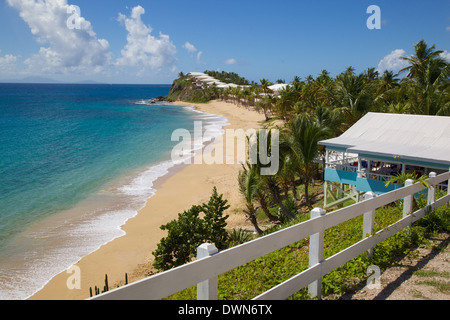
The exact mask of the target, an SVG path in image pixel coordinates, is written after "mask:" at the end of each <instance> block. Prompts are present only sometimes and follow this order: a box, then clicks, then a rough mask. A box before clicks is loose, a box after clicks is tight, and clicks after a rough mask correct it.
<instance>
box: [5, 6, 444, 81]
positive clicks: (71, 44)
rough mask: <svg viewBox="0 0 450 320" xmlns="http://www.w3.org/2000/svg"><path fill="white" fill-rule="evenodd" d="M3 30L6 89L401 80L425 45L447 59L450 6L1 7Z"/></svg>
mask: <svg viewBox="0 0 450 320" xmlns="http://www.w3.org/2000/svg"><path fill="white" fill-rule="evenodd" d="M371 5H375V6H377V8H378V9H379V10H378V9H377V10H375V11H374V10H368V9H370V8H369V7H370V6H371ZM75 6H76V7H75ZM77 8H79V11H78V10H77ZM377 22H379V25H377ZM374 26H375V27H376V28H374ZM0 30H1V31H0V81H11V80H15V79H23V78H28V77H44V78H50V79H54V80H57V81H63V82H78V81H86V80H91V81H97V82H104V83H136V84H170V83H172V81H173V80H174V79H176V78H177V77H178V74H179V73H180V72H184V73H188V72H193V71H200V72H203V71H205V70H218V71H227V72H236V73H238V74H239V75H241V76H243V77H245V78H247V79H249V80H251V81H256V82H259V81H260V79H263V78H265V79H268V80H270V81H272V82H275V81H276V80H277V79H283V80H284V81H285V82H286V83H289V82H291V81H292V80H293V78H294V77H295V76H299V77H300V78H302V79H305V78H306V77H307V76H308V75H312V76H313V77H316V76H317V75H318V74H320V73H321V71H322V70H327V71H328V72H329V73H330V75H331V76H336V75H337V74H339V73H340V72H342V71H344V70H345V69H346V68H347V67H349V66H352V67H353V68H354V69H355V72H356V73H360V72H363V71H364V70H366V69H367V68H372V67H373V68H376V69H377V70H378V71H379V72H383V71H384V70H392V71H394V72H398V71H399V70H400V69H401V68H403V67H404V66H405V62H404V61H402V60H401V59H399V57H401V56H405V55H407V54H413V53H414V44H415V43H417V42H418V41H420V40H422V39H423V40H425V41H426V42H427V43H428V44H429V45H433V44H434V45H436V49H438V50H443V51H444V53H443V54H442V56H443V57H444V58H446V59H448V60H449V61H450V1H449V0H432V1H423V0H422V1H418V0H396V1H392V0H390V1H388V0H370V1H367V0H328V1H325V0H314V1H313V0H279V1H266V0H258V1H256V0H190V1H186V0H183V1H180V0H171V1H167V0H166V1H162V0H158V1H156V0H154V1H145V0H136V1H135V0H122V1H116V0H94V1H92V0H91V1H88V0H0Z"/></svg>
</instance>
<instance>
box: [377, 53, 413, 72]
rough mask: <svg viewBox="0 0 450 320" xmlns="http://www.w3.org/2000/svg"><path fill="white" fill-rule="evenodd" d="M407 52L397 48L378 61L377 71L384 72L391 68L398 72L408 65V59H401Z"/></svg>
mask: <svg viewBox="0 0 450 320" xmlns="http://www.w3.org/2000/svg"><path fill="white" fill-rule="evenodd" d="M405 53H406V52H405V50H403V49H395V50H394V51H392V52H391V53H389V54H388V55H387V56H385V57H384V58H383V59H382V60H381V61H380V62H379V63H378V69H377V71H378V72H379V73H383V72H384V71H386V70H390V71H393V72H395V73H398V72H399V71H400V70H401V69H403V68H405V67H407V66H408V62H407V61H405V60H402V59H400V57H402V56H404V55H405Z"/></svg>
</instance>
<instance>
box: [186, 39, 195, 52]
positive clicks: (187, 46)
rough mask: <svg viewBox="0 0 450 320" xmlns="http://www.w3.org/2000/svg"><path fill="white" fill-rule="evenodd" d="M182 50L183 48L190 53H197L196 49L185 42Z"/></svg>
mask: <svg viewBox="0 0 450 320" xmlns="http://www.w3.org/2000/svg"><path fill="white" fill-rule="evenodd" d="M183 48H185V49H186V50H187V51H189V52H190V53H194V52H197V48H196V47H195V46H194V45H193V44H192V43H189V42H188V41H186V43H185V44H184V45H183Z"/></svg>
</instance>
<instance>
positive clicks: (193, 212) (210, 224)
mask: <svg viewBox="0 0 450 320" xmlns="http://www.w3.org/2000/svg"><path fill="white" fill-rule="evenodd" d="M228 208H229V205H227V200H223V199H222V195H218V193H217V190H216V187H214V189H213V193H212V195H211V198H210V200H209V202H208V203H203V204H202V205H200V206H197V205H194V206H192V207H191V208H190V209H189V210H187V211H184V212H183V213H179V214H178V220H172V221H170V222H169V223H167V224H165V225H162V226H161V229H162V230H167V231H168V235H167V237H165V238H162V239H161V241H160V243H158V246H157V249H156V250H155V251H154V252H153V255H154V257H155V261H154V263H153V266H154V267H155V268H156V269H158V270H168V269H171V268H173V267H177V266H180V265H182V264H185V263H187V262H189V261H190V260H191V259H192V258H193V257H195V255H196V252H197V247H198V246H199V245H201V244H202V243H205V242H211V243H213V244H214V245H215V246H216V247H217V248H219V249H222V248H224V247H225V246H226V242H227V240H228V234H227V231H226V230H225V227H226V219H227V218H228V216H224V215H223V214H224V211H225V210H226V209H228ZM202 213H203V214H204V217H203V218H201V214H202Z"/></svg>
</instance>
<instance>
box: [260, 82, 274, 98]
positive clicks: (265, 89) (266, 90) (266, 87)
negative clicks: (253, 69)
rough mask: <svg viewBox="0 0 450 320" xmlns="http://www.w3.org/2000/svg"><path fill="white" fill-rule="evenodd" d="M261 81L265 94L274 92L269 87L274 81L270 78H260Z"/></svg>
mask: <svg viewBox="0 0 450 320" xmlns="http://www.w3.org/2000/svg"><path fill="white" fill-rule="evenodd" d="M259 83H260V86H261V89H262V91H263V93H264V95H267V94H269V93H272V90H270V89H269V87H270V86H271V85H272V83H271V82H270V81H269V80H267V79H261V80H259Z"/></svg>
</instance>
